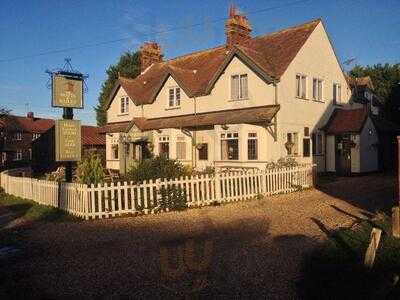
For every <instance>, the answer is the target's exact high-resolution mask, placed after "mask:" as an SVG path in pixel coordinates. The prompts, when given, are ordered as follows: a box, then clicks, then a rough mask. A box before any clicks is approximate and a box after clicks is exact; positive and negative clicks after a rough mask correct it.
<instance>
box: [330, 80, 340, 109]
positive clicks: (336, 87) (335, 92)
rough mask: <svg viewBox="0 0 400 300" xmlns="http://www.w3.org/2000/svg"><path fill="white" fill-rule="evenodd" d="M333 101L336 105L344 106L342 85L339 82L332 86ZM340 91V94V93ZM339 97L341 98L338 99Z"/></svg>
mask: <svg viewBox="0 0 400 300" xmlns="http://www.w3.org/2000/svg"><path fill="white" fill-rule="evenodd" d="M332 87H333V89H332V101H333V104H334V105H341V104H342V85H341V84H340V83H338V82H334V83H333V85H332ZM338 91H339V93H338ZM338 95H339V97H338Z"/></svg>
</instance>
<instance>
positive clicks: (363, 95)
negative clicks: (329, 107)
mask: <svg viewBox="0 0 400 300" xmlns="http://www.w3.org/2000/svg"><path fill="white" fill-rule="evenodd" d="M347 79H348V82H349V84H350V87H351V89H352V94H353V96H352V99H353V101H354V102H355V103H358V104H360V105H362V107H364V108H366V109H367V111H368V115H369V118H370V120H371V121H372V123H373V126H374V127H375V129H374V132H376V134H377V136H378V137H377V139H378V141H377V143H376V144H377V154H378V169H379V170H382V171H394V169H395V166H396V163H394V159H396V158H397V157H398V155H397V138H396V137H397V136H398V135H399V134H400V126H398V125H397V124H395V123H393V122H391V121H389V120H387V119H386V116H385V110H384V102H383V100H382V99H380V98H379V97H378V96H377V95H376V93H375V88H374V85H373V82H372V79H371V78H370V77H369V76H365V77H358V78H355V77H351V76H348V77H347ZM374 144H375V143H374ZM374 147H375V148H376V146H374ZM371 159H372V158H371ZM371 159H370V160H371ZM374 159H375V158H374ZM364 164H365V163H364ZM361 170H363V168H361ZM362 172H363V171H362Z"/></svg>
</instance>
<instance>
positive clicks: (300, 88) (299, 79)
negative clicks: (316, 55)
mask: <svg viewBox="0 0 400 300" xmlns="http://www.w3.org/2000/svg"><path fill="white" fill-rule="evenodd" d="M303 80H304V82H303ZM295 82H296V98H299V99H303V100H308V91H307V85H308V76H307V75H305V74H302V73H297V74H296V79H295Z"/></svg>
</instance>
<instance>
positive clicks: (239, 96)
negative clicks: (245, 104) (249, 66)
mask: <svg viewBox="0 0 400 300" xmlns="http://www.w3.org/2000/svg"><path fill="white" fill-rule="evenodd" d="M235 77H237V91H235V93H236V92H237V95H234V93H233V88H234V85H233V79H234V78H235ZM242 78H246V84H245V86H246V89H245V91H246V93H245V94H244V92H243V87H242V84H243V83H242ZM243 86H244V85H243ZM246 99H249V76H248V74H247V73H240V74H232V75H231V101H240V100H246Z"/></svg>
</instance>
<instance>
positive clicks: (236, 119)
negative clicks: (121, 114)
mask: <svg viewBox="0 0 400 300" xmlns="http://www.w3.org/2000/svg"><path fill="white" fill-rule="evenodd" d="M279 108H280V106H279V105H266V106H259V107H252V108H243V109H231V110H223V111H215V112H207V113H199V114H190V115H183V116H176V117H164V118H154V119H146V118H133V120H132V122H131V124H130V126H129V128H127V130H129V129H130V128H131V127H132V126H133V125H136V126H137V127H138V128H139V129H140V130H141V131H148V130H157V129H165V128H196V127H205V126H213V125H223V124H240V123H248V124H255V123H263V122H271V120H272V118H273V117H274V116H275V115H276V113H277V112H278V111H279Z"/></svg>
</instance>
